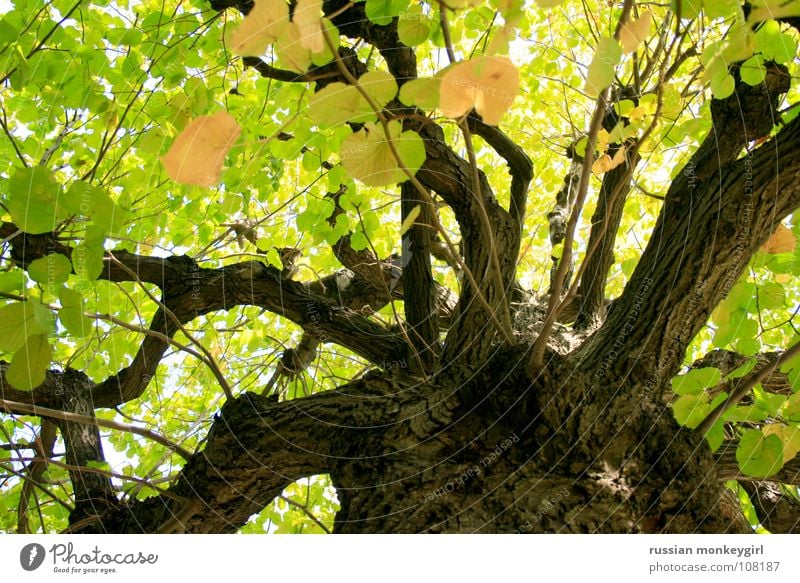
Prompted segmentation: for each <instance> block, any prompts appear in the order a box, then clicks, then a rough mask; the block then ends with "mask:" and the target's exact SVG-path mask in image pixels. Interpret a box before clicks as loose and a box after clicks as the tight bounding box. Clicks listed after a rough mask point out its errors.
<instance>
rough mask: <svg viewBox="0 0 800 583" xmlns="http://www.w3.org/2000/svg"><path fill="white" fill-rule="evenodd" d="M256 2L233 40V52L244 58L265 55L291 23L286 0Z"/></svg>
mask: <svg viewBox="0 0 800 583" xmlns="http://www.w3.org/2000/svg"><path fill="white" fill-rule="evenodd" d="M254 1H255V6H253V9H252V10H250V12H249V13H248V15H247V16H245V17H244V20H243V21H242V23H241V24H240V25H239V28H237V29H236V31H235V32H234V33H233V37H232V38H231V42H232V45H233V46H232V50H233V52H234V53H235V54H237V55H239V56H242V57H258V56H261V55H263V54H264V53H265V52H266V51H267V47H268V46H269V45H271V44H272V43H274V42H275V41H276V40H278V37H279V36H280V34H281V32H282V30H283V28H284V27H285V26H286V25H287V24H288V23H289V5H288V4H287V3H286V2H285V0H254Z"/></svg>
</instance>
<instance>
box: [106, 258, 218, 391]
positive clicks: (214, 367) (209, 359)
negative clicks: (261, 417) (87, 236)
mask: <svg viewBox="0 0 800 583" xmlns="http://www.w3.org/2000/svg"><path fill="white" fill-rule="evenodd" d="M108 255H109V259H110V260H111V261H112V262H113V263H115V264H116V265H117V266H118V267H119V268H120V269H122V270H123V271H124V272H125V273H127V274H128V275H130V276H131V277H132V278H133V280H134V281H135V282H136V283H138V284H139V286H140V287H141V288H142V291H144V293H145V294H147V297H149V298H150V299H151V300H152V301H153V302H155V303H156V305H157V306H158V307H159V308H161V309H162V310H164V313H165V314H166V315H167V316H169V317H170V318H171V319H172V320H173V322H174V323H175V325H176V326H177V327H178V329H179V330H180V331H181V332H183V334H184V336H186V338H188V339H189V341H190V342H191V343H192V344H194V345H195V346H197V348H199V349H200V351H201V352H202V353H203V354H205V355H206V359H203V362H205V363H206V364H207V365H208V367H209V368H210V369H211V372H212V373H213V374H214V377H216V379H217V381H218V382H219V384H220V387H222V391H223V392H224V393H225V396H226V397H227V398H228V399H233V391H232V390H231V386H230V385H229V384H228V380H227V379H226V378H225V375H223V374H222V370H221V369H220V368H219V364H217V360H216V359H215V358H214V356H213V355H212V354H211V353H210V352H209V351H208V349H207V348H206V347H205V346H203V344H202V343H201V342H200V341H198V340H197V339H196V338H195V337H194V336H193V335H192V334H191V332H189V331H188V330H187V329H186V327H185V326H184V325H183V323H182V322H181V321H180V319H178V317H177V316H176V315H175V314H174V313H173V312H172V310H170V309H169V308H168V307H167V306H165V305H164V303H163V302H161V301H160V300H159V299H158V298H157V297H155V295H153V294H152V293H151V292H150V290H149V289H147V287H146V286H145V285H144V282H142V280H141V279H139V276H138V275H137V274H136V273H135V272H134V271H133V270H132V269H130V268H129V267H128V266H127V265H125V264H124V263H122V262H121V261H120V260H119V259H117V258H116V257H114V255H113V254H112V253H109V254H108Z"/></svg>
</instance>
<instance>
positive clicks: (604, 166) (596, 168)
mask: <svg viewBox="0 0 800 583" xmlns="http://www.w3.org/2000/svg"><path fill="white" fill-rule="evenodd" d="M613 167H614V166H613V163H612V161H611V156H609V155H608V154H603V155H602V156H600V157H599V158H598V159H597V160H595V161H594V164H592V172H594V173H595V174H602V173H603V172H608V171H609V170H611V169H612V168H613Z"/></svg>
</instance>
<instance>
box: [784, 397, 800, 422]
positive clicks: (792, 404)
mask: <svg viewBox="0 0 800 583" xmlns="http://www.w3.org/2000/svg"><path fill="white" fill-rule="evenodd" d="M783 407H784V408H783V416H784V417H786V418H787V419H788V420H789V421H795V422H797V421H800V393H794V394H792V395H789V397H787V399H786V403H784V405H783Z"/></svg>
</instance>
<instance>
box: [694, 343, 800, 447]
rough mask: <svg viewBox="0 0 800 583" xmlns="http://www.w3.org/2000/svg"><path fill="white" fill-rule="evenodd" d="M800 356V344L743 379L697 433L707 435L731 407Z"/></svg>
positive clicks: (704, 421)
mask: <svg viewBox="0 0 800 583" xmlns="http://www.w3.org/2000/svg"><path fill="white" fill-rule="evenodd" d="M798 354H800V342H798V343H797V344H795V345H794V346H792V347H791V348H789V349H788V350H786V351H784V352H783V353H781V355H780V356H779V357H778V358H776V359H775V360H774V361H773V362H770V363H768V364H765V365H764V366H762V367H761V368H760V369H758V370H755V371H753V372H751V373H750V374H748V375H747V376H745V377H744V378H742V379H741V380H740V381H739V382H738V383H737V384H736V388H735V389H734V390H733V391H732V392H731V394H730V395H729V396H728V398H727V399H725V401H724V402H722V403H720V404H719V405H717V406H716V407H715V408H714V410H713V411H711V413H709V414H708V417H706V418H705V419H703V421H702V422H701V423H700V425H698V426H697V429H696V431H698V432H700V433H703V434H704V433H706V432H708V430H709V429H711V427H712V426H713V425H714V424H715V423H716V422H717V421H718V420H719V419H720V417H722V416H723V415H724V414H725V412H726V411H728V410H729V409H730V408H731V407H733V406H734V405H736V403H738V402H739V401H741V400H742V399H743V398H744V397H745V395H747V394H748V393H749V392H750V390H751V389H752V388H753V387H754V386H756V385H757V384H758V383H760V382H761V381H763V380H764V379H765V378H767V377H768V376H769V375H770V374H772V372H773V371H774V370H775V369H776V368H778V367H780V366H781V365H782V364H783V363H784V362H786V361H787V360H790V359H791V358H794V357H795V356H797V355H798Z"/></svg>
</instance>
